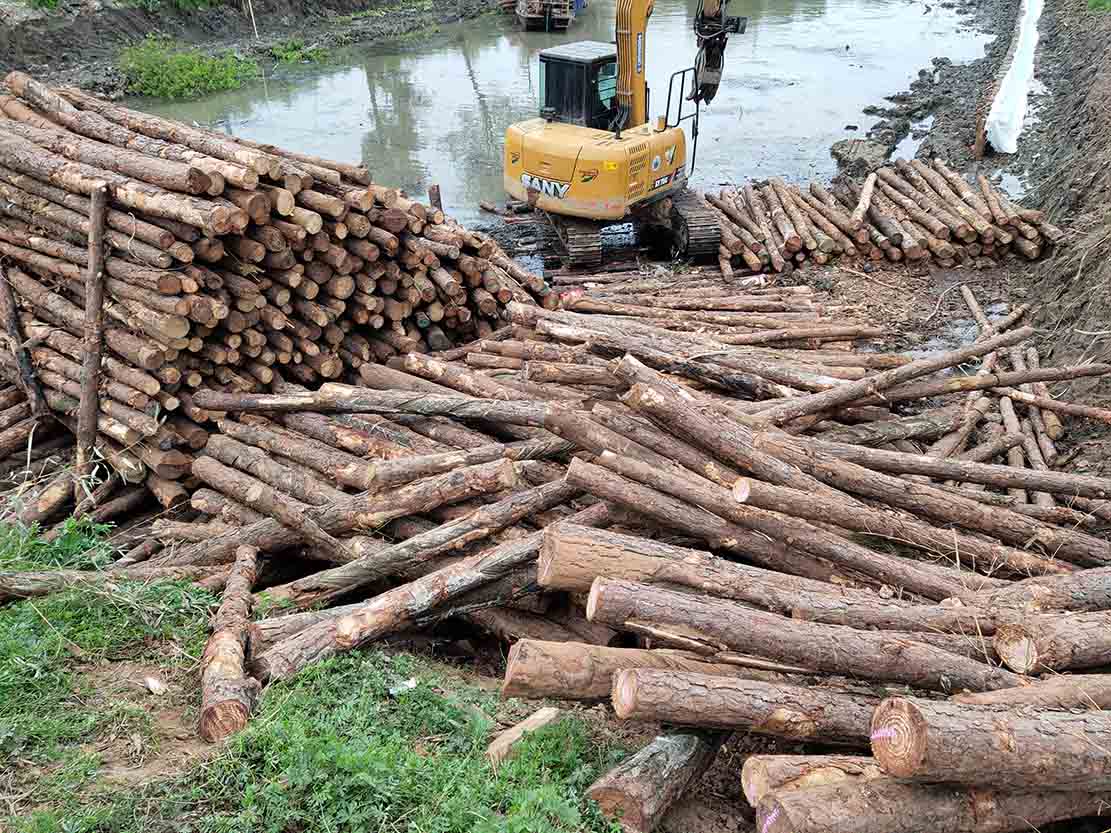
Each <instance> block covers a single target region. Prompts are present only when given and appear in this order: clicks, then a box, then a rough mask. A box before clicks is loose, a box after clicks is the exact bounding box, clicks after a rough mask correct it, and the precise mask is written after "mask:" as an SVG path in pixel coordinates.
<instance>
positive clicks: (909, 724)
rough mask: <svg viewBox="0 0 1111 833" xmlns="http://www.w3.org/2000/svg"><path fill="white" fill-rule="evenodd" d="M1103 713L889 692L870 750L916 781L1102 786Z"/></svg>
mask: <svg viewBox="0 0 1111 833" xmlns="http://www.w3.org/2000/svg"><path fill="white" fill-rule="evenodd" d="M1109 739H1111V718H1109V717H1108V716H1107V714H1106V713H1105V712H1087V713H1070V712H1051V711H1045V712H1034V711H1031V710H1029V709H1021V708H1010V707H1007V706H973V705H966V704H962V703H937V702H930V701H926V700H911V699H908V698H901V697H892V698H889V699H887V700H884V701H883V702H882V703H881V704H880V705H879V706H877V707H876V710H875V714H874V715H873V716H872V721H871V742H872V754H873V755H874V756H875V758H876V761H877V762H878V763H879V765H880V766H881V767H882V768H883V771H884V772H886V773H887V774H888V775H892V776H894V777H897V778H907V779H912V780H915V781H934V782H937V781H947V782H950V783H959V784H975V785H982V786H990V787H998V788H1010V789H1016V790H1026V789H1030V787H1031V785H1034V784H1036V785H1038V786H1039V787H1042V788H1044V789H1053V788H1057V789H1062V790H1070V789H1071V790H1076V789H1086V790H1100V789H1107V785H1108V784H1109V783H1111V758H1109V757H1108V755H1107V753H1106V752H1105V751H1104V750H1105V749H1106V748H1107V743H1108V740H1109Z"/></svg>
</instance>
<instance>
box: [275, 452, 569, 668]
mask: <svg viewBox="0 0 1111 833" xmlns="http://www.w3.org/2000/svg"><path fill="white" fill-rule="evenodd" d="M486 465H490V464H486ZM577 493H578V490H577V489H576V488H575V487H573V486H570V485H567V484H564V483H562V482H559V481H557V482H554V483H547V484H544V485H542V486H537V487H534V488H532V489H526V490H524V491H521V492H517V493H513V494H510V495H509V496H508V497H506V498H504V499H502V500H500V501H497V502H495V503H491V504H488V505H486V506H482V507H480V508H478V509H475V510H474V511H473V512H470V513H467V514H466V515H464V516H463V517H461V518H458V519H456V520H450V521H448V522H447V523H444V524H442V525H440V526H438V527H436V528H435V529H433V530H430V531H429V532H427V533H425V534H423V535H418V536H415V537H413V538H410V539H409V540H407V541H402V542H400V543H398V544H395V545H394V546H392V547H389V548H388V549H386V550H383V551H382V552H380V553H375V554H374V555H373V556H371V557H369V558H363V559H358V560H355V561H353V562H351V563H346V564H343V565H341V566H339V567H334V568H332V569H330V570H322V571H320V572H318V573H314V574H312V575H310V576H306V577H305V578H303V579H298V580H296V581H293V582H290V583H288V584H285V585H279V586H276V587H273V588H271V589H270V595H271V596H272V597H274V598H276V599H282V600H286V601H290V602H292V603H294V604H296V605H298V606H300V607H306V606H308V605H311V604H315V603H317V602H320V601H326V600H330V599H333V598H335V597H337V596H339V595H341V594H343V593H349V592H351V591H352V590H356V589H358V588H360V587H363V586H365V585H366V584H368V583H369V582H372V581H374V580H376V579H379V578H382V577H384V576H387V575H392V574H396V573H398V572H404V571H405V570H407V569H411V568H412V567H413V565H414V564H419V563H422V562H425V561H428V560H429V559H431V558H434V557H435V556H436V555H438V554H439V553H441V552H444V551H445V550H447V549H449V548H459V547H461V546H464V545H465V544H469V543H471V542H473V541H478V540H482V539H483V538H486V537H488V536H489V535H491V534H493V533H494V532H496V531H498V530H500V529H504V528H506V527H507V526H511V525H513V524H515V523H517V522H518V521H520V520H522V519H523V518H525V517H527V516H529V515H530V514H532V513H533V512H538V511H544V510H547V509H551V508H553V507H555V506H558V505H559V504H561V503H563V502H564V501H566V500H570V499H571V498H572V497H574V496H575V495H576V494H577ZM536 545H537V546H539V540H537V542H536ZM515 566H517V565H515ZM389 612H391V613H392V611H389ZM382 624H383V620H382V616H381V614H379V613H378V612H377V609H372V610H371V611H370V612H368V614H367V616H366V617H357V616H355V615H352V616H348V617H346V619H345V620H344V621H343V622H341V623H340V624H339V625H338V626H337V631H336V639H335V641H336V643H337V645H338V646H339V647H341V648H342V649H347V650H349V649H351V648H354V647H355V646H356V645H357V644H359V643H360V642H361V641H362V640H363V639H364V638H366V637H364V634H366V633H368V632H370V633H373V632H374V629H375V628H377V627H380V626H382ZM386 624H388V621H387V622H386Z"/></svg>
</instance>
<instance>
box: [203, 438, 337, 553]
mask: <svg viewBox="0 0 1111 833" xmlns="http://www.w3.org/2000/svg"><path fill="white" fill-rule="evenodd" d="M214 439H215V438H214ZM210 445H211V444H210ZM192 471H193V474H194V476H196V477H198V478H199V479H200V480H201V481H203V482H204V483H207V484H208V485H209V486H212V487H213V488H215V489H218V490H219V491H220V492H221V493H223V494H226V495H227V496H228V497H230V498H232V499H233V500H235V501H238V502H239V503H242V504H243V505H245V506H248V507H250V508H251V509H254V510H255V511H256V512H260V513H262V514H263V515H266V516H267V517H269V518H273V519H274V520H275V521H277V522H278V523H280V524H281V525H282V526H283V527H285V528H287V529H289V530H290V531H291V532H293V533H295V534H296V535H297V536H298V538H299V539H301V540H304V541H305V542H307V543H308V544H310V545H312V546H314V547H317V548H319V549H321V550H323V551H325V552H326V553H328V556H329V560H332V561H336V562H340V563H348V562H351V561H355V560H356V559H357V556H356V555H355V554H354V553H353V552H350V551H349V550H348V549H347V547H346V546H345V545H344V544H343V543H341V542H340V541H338V540H337V539H336V538H334V537H333V536H332V535H331V534H329V533H328V532H327V531H326V530H324V529H323V528H322V527H321V526H320V524H318V523H317V522H316V520H315V519H314V518H313V517H312V514H311V505H310V504H306V503H301V502H300V501H297V500H293V499H292V498H290V497H289V496H288V495H285V494H283V493H282V492H279V491H278V490H277V489H274V488H272V487H271V486H269V485H267V484H266V483H263V482H261V481H260V480H258V479H256V478H254V477H251V476H250V475H247V474H243V473H242V472H239V471H236V470H235V469H233V468H231V467H230V466H225V465H223V464H222V463H219V462H217V461H216V460H215V459H213V458H212V457H198V458H197V459H196V460H194V461H193V470H192Z"/></svg>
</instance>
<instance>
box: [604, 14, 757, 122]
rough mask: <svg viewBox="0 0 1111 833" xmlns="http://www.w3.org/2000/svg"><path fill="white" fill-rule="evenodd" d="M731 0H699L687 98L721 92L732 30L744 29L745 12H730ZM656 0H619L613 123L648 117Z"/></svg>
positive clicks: (710, 97)
mask: <svg viewBox="0 0 1111 833" xmlns="http://www.w3.org/2000/svg"><path fill="white" fill-rule="evenodd" d="M728 3H729V0H700V2H699V4H698V13H697V14H696V15H695V19H694V32H695V37H696V38H697V39H698V56H697V57H696V59H695V66H694V70H695V72H694V83H693V89H692V90H691V93H690V95H689V96H688V98H689V99H690V100H692V101H696V102H702V101H705V102H706V103H709V102H710V101H712V100H713V98H714V95H715V94H716V93H717V89H718V84H720V83H721V74H722V70H723V68H724V66H725V44H726V42H727V41H728V38H729V35H730V34H734V33H742V32H744V30H745V24H746V22H747V19H746V18H743V17H727V16H726V15H725V7H726V5H727V4H728ZM653 4H654V0H617V22H616V35H617V115H616V117H615V119H614V128H615V129H618V130H622V129H630V128H634V127H640V125H642V124H645V123H646V122H647V121H648V85H647V83H646V81H645V77H644V72H645V65H646V63H647V56H646V52H647V43H646V38H647V29H648V20H649V18H650V17H651V16H652V8H653Z"/></svg>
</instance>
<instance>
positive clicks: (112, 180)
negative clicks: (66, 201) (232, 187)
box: [0, 130, 233, 234]
mask: <svg viewBox="0 0 1111 833" xmlns="http://www.w3.org/2000/svg"><path fill="white" fill-rule="evenodd" d="M0 163H2V164H3V165H5V166H6V167H8V168H11V169H13V170H15V171H17V172H19V173H24V174H30V175H32V176H34V177H36V178H39V179H43V180H45V181H47V182H50V183H51V184H53V185H56V186H57V187H59V188H64V189H66V190H68V191H72V192H74V193H77V194H85V195H88V194H90V193H92V191H93V189H94V188H96V187H97V186H98V184H99V183H103V182H107V183H108V186H109V188H110V189H111V190H112V197H113V199H115V201H116V202H117V203H119V204H120V205H123V206H125V207H127V208H133V209H136V210H138V211H141V212H143V213H144V214H146V215H148V216H153V217H164V218H167V219H171V220H177V221H180V222H183V223H187V224H189V225H193V226H196V227H197V228H206V229H211V230H212V231H213V232H215V233H216V234H223V233H225V232H226V231H228V229H229V228H230V223H231V221H232V219H233V214H232V212H231V211H229V210H228V209H227V208H225V207H224V206H221V205H217V204H215V203H213V202H211V201H208V200H203V199H199V198H197V197H192V196H189V195H186V194H178V193H174V192H172V191H166V190H164V189H162V188H159V187H157V186H155V185H150V184H148V183H146V182H141V181H139V180H137V179H131V178H128V177H126V176H122V175H120V174H115V173H111V172H109V171H106V170H104V169H103V168H97V167H93V166H91V165H86V164H84V163H81V162H71V161H69V160H67V159H65V158H64V157H62V156H59V155H57V154H53V153H50V152H49V151H46V150H43V149H42V148H40V147H39V146H38V145H36V144H33V143H31V142H28V141H27V140H25V139H22V138H20V137H18V136H14V135H12V134H10V133H8V132H6V131H3V130H0ZM202 176H204V175H203V174H202Z"/></svg>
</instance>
